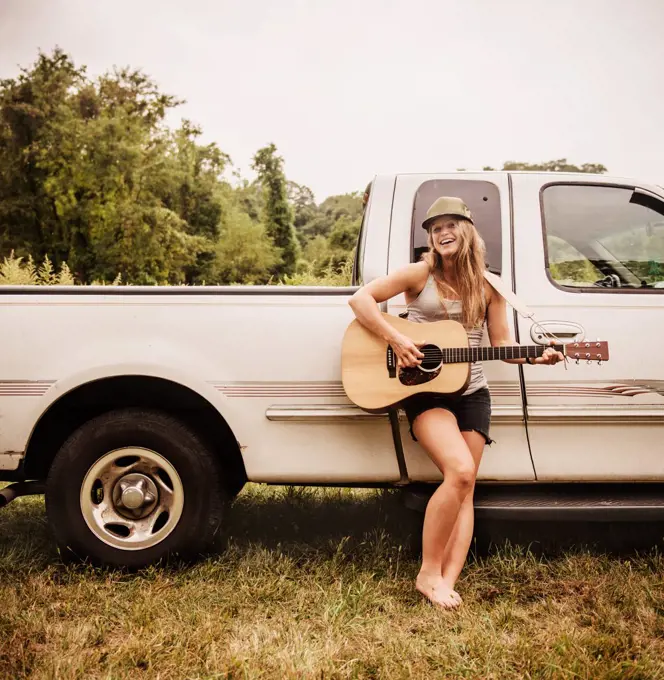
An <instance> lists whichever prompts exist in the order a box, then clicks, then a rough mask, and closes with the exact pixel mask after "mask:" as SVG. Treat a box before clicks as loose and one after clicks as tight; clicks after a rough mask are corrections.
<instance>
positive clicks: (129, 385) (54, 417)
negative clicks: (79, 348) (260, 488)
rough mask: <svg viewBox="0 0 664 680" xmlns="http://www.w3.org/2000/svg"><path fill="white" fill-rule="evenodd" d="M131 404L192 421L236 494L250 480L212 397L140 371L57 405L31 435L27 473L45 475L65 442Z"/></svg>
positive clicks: (91, 386)
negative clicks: (85, 425) (89, 423)
mask: <svg viewBox="0 0 664 680" xmlns="http://www.w3.org/2000/svg"><path fill="white" fill-rule="evenodd" d="M131 406H141V407H144V408H153V409H157V410H160V411H164V412H167V413H169V414H171V415H173V416H175V417H177V418H179V419H180V420H182V421H183V422H185V423H187V424H188V425H189V426H190V427H191V428H192V429H193V430H194V431H195V432H196V433H197V434H198V436H199V437H201V438H202V439H203V440H204V441H205V443H206V445H207V446H208V447H209V448H210V450H211V451H213V452H214V453H215V454H216V456H217V459H218V460H219V461H220V462H221V463H222V464H223V466H224V472H225V476H226V477H227V478H228V480H229V491H230V492H231V493H232V494H235V493H237V492H239V490H240V489H241V488H242V486H243V484H244V483H245V482H246V481H247V475H246V472H245V469H244V462H243V460H242V454H241V452H240V447H239V445H238V442H237V440H236V439H235V436H234V435H233V432H232V430H231V428H230V427H229V426H228V423H227V422H226V421H225V420H224V418H223V417H222V415H221V414H220V413H219V412H218V411H217V410H216V409H215V408H214V406H212V404H210V402H209V401H207V400H206V399H205V398H203V397H202V396H201V395H200V394H197V393H196V392H194V391H193V390H191V389H189V388H188V387H184V386H183V385H180V384H178V383H175V382H171V381H170V380H164V379H163V378H154V377H150V376H140V375H132V376H117V377H113V378H104V379H100V380H95V381H93V382H89V383H86V384H85V385H81V386H80V387H77V388H76V389H74V390H72V391H71V392H68V393H67V394H65V395H64V396H63V397H61V398H60V399H58V401H56V402H55V403H54V404H52V405H51V407H50V408H49V409H48V411H46V413H44V414H43V415H42V417H41V418H40V419H39V422H38V423H37V425H36V427H35V429H34V431H33V433H32V436H31V437H30V441H29V443H28V447H27V449H26V454H25V463H24V471H25V477H26V478H27V479H45V478H46V476H47V475H48V471H49V469H50V467H51V463H52V462H53V459H54V458H55V456H56V454H57V452H58V451H59V450H60V447H61V446H62V445H63V444H64V443H65V441H66V440H67V438H68V437H69V436H70V435H71V434H72V433H73V432H74V431H75V430H76V429H77V428H79V427H80V426H81V425H83V423H85V422H87V421H88V420H90V419H91V418H94V417H95V416H98V415H101V414H102V413H106V412H108V411H112V410H114V409H117V408H125V407H131Z"/></svg>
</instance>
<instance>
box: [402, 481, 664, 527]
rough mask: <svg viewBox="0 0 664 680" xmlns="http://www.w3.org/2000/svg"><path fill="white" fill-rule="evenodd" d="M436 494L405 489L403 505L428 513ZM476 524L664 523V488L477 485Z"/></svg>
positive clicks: (420, 488) (430, 489)
mask: <svg viewBox="0 0 664 680" xmlns="http://www.w3.org/2000/svg"><path fill="white" fill-rule="evenodd" d="M434 488H435V487H433V488H431V487H430V488H423V487H422V486H419V488H417V489H411V488H406V489H404V493H405V494H406V497H405V499H404V500H405V504H406V506H407V507H409V508H411V509H412V510H420V511H424V508H425V507H426V503H427V501H428V498H429V496H430V495H431V493H432V492H433V490H434ZM474 502H475V517H476V518H477V519H494V520H514V521H524V520H531V521H549V520H557V521H572V522H579V521H588V522H654V521H664V484H651V483H643V484H637V483H634V484H625V483H620V484H618V483H616V484H580V483H579V484H540V483H535V484H528V485H502V484H500V485H498V484H495V485H494V484H478V485H477V487H476V489H475V499H474Z"/></svg>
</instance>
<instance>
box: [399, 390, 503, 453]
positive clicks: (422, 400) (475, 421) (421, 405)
mask: <svg viewBox="0 0 664 680" xmlns="http://www.w3.org/2000/svg"><path fill="white" fill-rule="evenodd" d="M432 408H444V409H445V410H446V411H449V412H450V413H452V415H454V416H455V417H456V419H457V424H458V425H459V430H460V431H461V432H479V433H480V434H481V435H482V436H483V437H484V439H485V440H486V443H487V444H491V443H492V442H493V439H491V437H489V426H490V423H491V394H490V393H489V389H488V388H487V387H481V388H480V389H479V390H477V391H475V392H472V393H471V394H466V395H462V396H454V397H451V396H447V395H444V394H420V395H416V396H414V397H411V398H410V399H408V401H406V402H405V403H404V405H403V410H404V411H405V412H406V417H407V418H408V423H409V424H410V436H411V437H412V438H413V440H414V441H417V437H416V436H415V433H414V432H413V422H414V420H415V418H417V416H419V415H420V413H424V411H428V410H429V409H432Z"/></svg>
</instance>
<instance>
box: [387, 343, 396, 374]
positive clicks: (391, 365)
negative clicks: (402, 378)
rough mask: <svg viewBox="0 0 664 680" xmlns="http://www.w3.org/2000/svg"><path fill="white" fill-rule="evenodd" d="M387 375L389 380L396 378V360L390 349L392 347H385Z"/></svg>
mask: <svg viewBox="0 0 664 680" xmlns="http://www.w3.org/2000/svg"><path fill="white" fill-rule="evenodd" d="M386 356H387V374H388V376H389V377H390V378H396V377H397V358H396V355H395V354H394V350H393V349H392V345H388V346H387V354H386Z"/></svg>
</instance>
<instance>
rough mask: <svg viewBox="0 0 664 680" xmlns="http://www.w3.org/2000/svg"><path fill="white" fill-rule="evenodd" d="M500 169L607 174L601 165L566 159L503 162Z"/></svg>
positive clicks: (485, 168)
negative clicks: (576, 162)
mask: <svg viewBox="0 0 664 680" xmlns="http://www.w3.org/2000/svg"><path fill="white" fill-rule="evenodd" d="M460 169H462V168H460ZM502 169H503V170H513V171H519V170H532V171H539V172H587V173H592V174H604V173H605V172H607V169H606V167H604V166H603V165H602V164H601V163H584V164H583V165H574V164H572V163H568V162H567V159H566V158H561V159H560V160H557V161H546V162H544V163H523V162H517V161H505V163H503V167H502ZM482 170H495V168H492V167H491V166H489V165H485V166H484V167H483V168H482Z"/></svg>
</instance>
